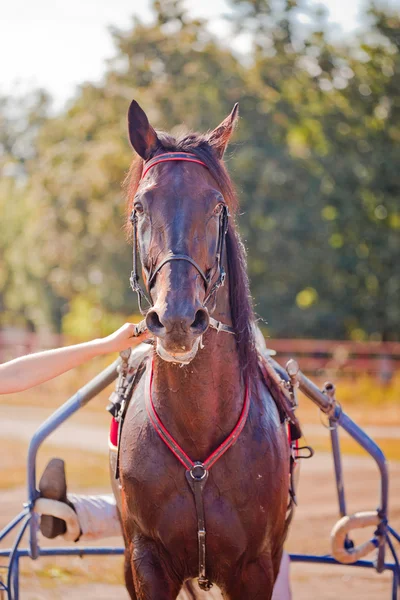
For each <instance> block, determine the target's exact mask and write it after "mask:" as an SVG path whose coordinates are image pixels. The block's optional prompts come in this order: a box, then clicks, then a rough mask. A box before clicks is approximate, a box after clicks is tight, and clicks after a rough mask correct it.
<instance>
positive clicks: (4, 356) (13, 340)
mask: <svg viewBox="0 0 400 600" xmlns="http://www.w3.org/2000/svg"><path fill="white" fill-rule="evenodd" d="M63 343H64V338H63V336H62V335H58V334H56V333H47V332H46V333H32V332H31V331H26V330H25V329H17V328H7V329H3V330H0V363H2V362H5V361H6V360H11V359H12V358H16V357H17V356H23V355H24V354H31V353H32V352H38V351H39V350H47V349H50V348H59V347H60V346H62V345H63Z"/></svg>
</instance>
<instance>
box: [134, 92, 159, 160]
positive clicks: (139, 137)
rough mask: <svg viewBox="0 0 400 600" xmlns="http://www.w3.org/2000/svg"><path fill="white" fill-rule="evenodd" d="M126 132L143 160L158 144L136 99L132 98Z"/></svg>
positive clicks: (155, 135)
mask: <svg viewBox="0 0 400 600" xmlns="http://www.w3.org/2000/svg"><path fill="white" fill-rule="evenodd" d="M128 132H129V141H130V143H131V144H132V146H133V148H134V149H135V150H136V152H137V153H138V154H139V156H141V157H142V158H143V159H144V160H146V159H148V158H149V157H150V156H151V154H152V152H153V151H154V150H155V149H156V148H157V146H158V137H157V134H156V132H155V131H154V129H153V128H152V126H151V125H150V123H149V120H148V118H147V116H146V113H145V112H144V110H143V109H142V108H141V107H140V106H139V104H138V103H137V102H136V100H132V102H131V105H130V107H129V110H128Z"/></svg>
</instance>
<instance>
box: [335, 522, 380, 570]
mask: <svg viewBox="0 0 400 600" xmlns="http://www.w3.org/2000/svg"><path fill="white" fill-rule="evenodd" d="M379 522H380V519H379V517H378V514H377V512H376V511H373V512H372V511H369V512H359V513H355V514H354V515H350V516H348V517H343V518H342V519H340V521H338V522H337V523H336V525H335V526H334V528H333V529H332V531H331V548H332V556H333V557H334V558H336V560H338V561H339V562H341V563H345V564H351V563H355V562H356V561H357V560H360V559H361V558H363V557H364V556H366V555H367V554H369V553H370V552H372V551H373V550H375V549H376V543H375V542H374V540H368V541H367V542H364V544H361V545H360V546H355V547H354V548H349V549H347V548H345V547H344V542H345V539H346V534H348V533H349V532H350V531H352V529H363V528H364V527H371V526H377V525H379Z"/></svg>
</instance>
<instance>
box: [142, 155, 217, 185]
mask: <svg viewBox="0 0 400 600" xmlns="http://www.w3.org/2000/svg"><path fill="white" fill-rule="evenodd" d="M170 160H184V161H186V162H192V163H197V164H198V165H202V166H203V167H205V168H206V169H208V167H207V165H206V163H205V162H203V161H202V160H200V159H199V158H197V156H196V155H195V154H190V153H189V152H169V153H165V154H159V155H158V156H155V157H154V158H152V159H151V160H149V161H148V162H147V163H145V165H144V168H143V173H142V177H141V179H143V177H144V176H145V175H146V173H147V172H148V171H150V169H151V168H152V167H155V166H156V165H158V164H160V163H164V162H168V161H170Z"/></svg>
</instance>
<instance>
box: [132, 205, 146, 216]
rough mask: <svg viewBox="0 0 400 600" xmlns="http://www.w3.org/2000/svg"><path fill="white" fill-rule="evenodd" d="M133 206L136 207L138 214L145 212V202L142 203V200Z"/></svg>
mask: <svg viewBox="0 0 400 600" xmlns="http://www.w3.org/2000/svg"><path fill="white" fill-rule="evenodd" d="M133 208H134V209H135V211H136V212H137V214H138V215H142V214H143V213H144V208H143V204H141V203H140V202H135V204H134V207H133Z"/></svg>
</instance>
